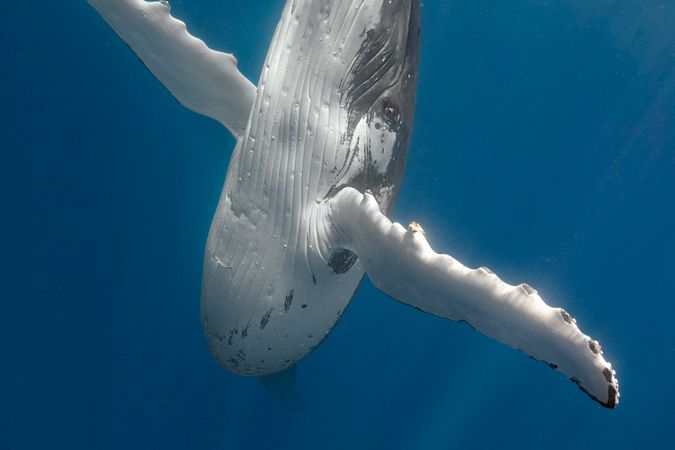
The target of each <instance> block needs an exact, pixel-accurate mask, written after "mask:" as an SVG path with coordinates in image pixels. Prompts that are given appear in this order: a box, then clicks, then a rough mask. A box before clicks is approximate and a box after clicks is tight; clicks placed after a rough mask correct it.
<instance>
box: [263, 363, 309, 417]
mask: <svg viewBox="0 0 675 450" xmlns="http://www.w3.org/2000/svg"><path fill="white" fill-rule="evenodd" d="M297 367H298V366H297V365H294V366H291V367H289V368H288V369H286V370H283V371H281V372H277V373H275V374H272V375H266V376H263V377H259V378H258V379H259V380H260V382H261V383H262V384H263V386H265V389H266V390H267V392H269V393H270V394H271V395H272V397H274V398H275V399H276V400H277V401H278V402H279V403H280V404H281V405H282V406H284V407H285V408H287V409H289V410H291V411H305V410H307V409H308V407H309V406H308V404H307V402H306V401H305V399H304V398H303V397H302V395H301V394H300V390H299V389H298V384H297Z"/></svg>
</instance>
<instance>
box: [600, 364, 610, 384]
mask: <svg viewBox="0 0 675 450" xmlns="http://www.w3.org/2000/svg"><path fill="white" fill-rule="evenodd" d="M602 375H603V376H604V377H605V380H607V382H608V383H611V382H612V371H611V370H609V369H608V368H607V367H605V368H604V369H602Z"/></svg>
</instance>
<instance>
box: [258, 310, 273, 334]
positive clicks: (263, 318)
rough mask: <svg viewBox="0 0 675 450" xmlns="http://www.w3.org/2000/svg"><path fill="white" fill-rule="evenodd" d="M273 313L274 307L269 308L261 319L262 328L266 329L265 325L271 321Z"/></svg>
mask: <svg viewBox="0 0 675 450" xmlns="http://www.w3.org/2000/svg"><path fill="white" fill-rule="evenodd" d="M271 315H272V308H270V309H269V310H267V312H266V313H265V315H264V316H262V319H260V329H261V330H264V329H265V327H266V326H267V322H269V321H270V316H271Z"/></svg>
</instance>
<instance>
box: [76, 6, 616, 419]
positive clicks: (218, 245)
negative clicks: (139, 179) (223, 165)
mask: <svg viewBox="0 0 675 450" xmlns="http://www.w3.org/2000/svg"><path fill="white" fill-rule="evenodd" d="M88 1H89V3H90V4H91V5H92V6H93V7H94V8H95V9H96V10H97V11H98V12H99V13H100V14H101V15H102V16H103V18H104V19H105V20H106V21H107V22H108V24H109V25H110V26H111V27H112V28H113V29H114V31H115V32H116V33H117V34H118V35H119V36H120V37H121V38H122V40H124V41H125V42H126V43H127V44H128V45H129V46H130V47H131V49H132V50H133V51H134V52H135V53H136V54H137V55H138V57H139V58H140V60H141V61H142V62H143V63H144V64H145V65H146V66H147V67H148V69H149V70H150V71H151V72H152V73H153V74H154V75H155V76H156V77H157V79H158V80H159V81H160V82H161V83H163V84H164V85H165V86H166V87H167V89H168V90H169V91H170V92H171V93H172V94H173V95H174V96H175V97H176V99H178V101H180V102H181V103H182V104H183V105H185V106H186V107H187V108H189V109H191V110H193V111H195V112H197V113H200V114H203V115H206V116H208V117H211V118H213V119H215V120H217V121H219V122H220V123H221V124H222V125H223V126H225V127H226V128H227V129H228V130H229V131H230V132H231V133H232V135H233V136H234V137H235V139H236V147H235V149H234V152H233V154H232V157H231V161H230V165H229V168H228V171H227V176H226V179H225V184H224V187H223V190H222V194H221V197H220V201H219V203H218V206H217V209H216V212H215V215H214V218H213V222H212V225H211V228H210V231H209V235H208V240H207V244H206V250H205V256H204V267H203V278H202V296H201V321H202V325H203V328H204V332H205V335H206V338H207V341H208V345H209V349H210V351H211V354H212V355H213V357H214V358H215V359H216V360H217V362H218V363H219V364H220V365H221V366H222V367H224V368H226V369H228V370H230V371H232V372H235V373H238V374H242V375H250V376H265V375H269V374H273V373H276V372H280V371H283V370H284V369H287V368H289V367H291V366H293V365H294V364H296V363H297V362H298V361H299V360H301V359H302V358H303V357H304V356H306V355H307V354H309V353H310V352H311V351H312V350H314V349H315V348H316V347H317V346H318V345H319V344H320V343H321V341H322V340H323V339H324V338H325V337H326V336H327V335H328V334H329V333H330V332H331V330H332V329H333V327H334V326H335V324H336V323H337V322H338V321H339V319H340V316H341V315H342V313H343V311H344V310H345V308H346V307H347V306H348V304H349V302H350V301H351V298H352V296H353V295H354V292H355V290H356V289H357V287H358V285H359V283H360V281H361V279H362V278H363V276H364V274H367V275H368V277H369V278H370V280H371V281H372V283H373V284H374V285H375V286H376V287H377V288H378V289H380V290H382V291H383V292H385V293H386V294H387V295H389V296H390V297H392V298H394V299H396V300H398V301H400V302H402V303H404V304H407V305H410V306H412V307H415V308H417V309H419V310H421V311H424V312H427V313H430V314H433V315H436V316H439V317H442V318H446V319H449V320H452V321H460V322H466V323H468V324H469V325H470V326H471V327H473V328H474V329H476V330H477V331H479V332H481V333H483V334H485V335H487V336H489V337H491V338H494V339H496V340H498V341H500V342H502V343H504V344H506V345H509V346H511V347H513V348H515V349H518V350H521V351H522V352H524V353H526V354H528V355H529V356H531V357H532V358H534V359H536V360H540V361H544V362H546V363H547V364H548V365H549V366H550V367H551V368H553V369H554V370H557V371H559V372H561V373H563V374H565V375H566V376H567V377H568V378H570V379H571V380H572V381H573V382H574V383H576V384H577V385H578V386H579V387H580V388H581V389H582V390H583V391H584V392H586V393H587V394H588V395H589V396H590V397H591V398H593V399H594V400H596V401H597V402H598V403H600V404H601V405H603V406H605V407H607V408H613V407H615V406H616V405H617V404H618V401H619V384H618V380H617V377H616V373H615V370H614V369H613V368H612V365H611V364H610V363H609V362H608V361H607V360H606V359H605V358H604V356H603V351H602V349H601V347H600V344H599V343H598V342H597V341H595V340H594V339H592V338H590V337H589V336H587V335H586V334H584V333H583V332H582V331H581V329H580V328H579V326H578V324H577V322H576V320H575V319H574V318H573V317H572V316H571V315H570V314H569V313H568V312H567V311H565V310H564V309H561V308H556V307H551V306H549V305H548V304H547V303H545V302H544V300H543V299H542V297H541V296H540V295H539V293H538V292H537V291H536V290H535V289H534V288H533V287H531V286H530V285H528V284H525V283H523V284H517V285H511V284H508V283H506V282H505V281H503V280H502V279H500V278H499V277H498V276H497V275H496V274H495V273H493V272H492V271H491V270H490V269H488V268H486V267H480V268H477V269H471V268H468V267H466V266H464V265H463V264H462V263H460V262H459V261H458V260H456V259H455V258H453V257H451V256H449V255H446V254H440V253H436V252H435V251H434V250H433V249H432V248H431V247H430V245H429V243H428V241H427V239H426V236H425V232H424V230H423V229H422V227H421V226H420V225H419V224H417V223H415V222H411V223H410V224H409V225H408V226H402V225H400V224H399V223H393V222H392V221H391V220H390V219H389V215H390V213H391V211H392V207H393V206H394V203H395V200H396V196H397V194H398V191H399V188H400V185H401V180H402V177H403V172H404V168H405V163H406V156H407V152H408V145H409V142H410V136H411V131H412V124H413V116H414V110H415V91H416V84H417V78H418V55H419V27H420V23H419V22H420V17H419V3H420V2H419V0H288V1H287V2H286V5H285V7H284V9H283V12H282V14H281V19H280V21H279V24H278V26H277V28H276V31H275V33H274V37H273V39H272V42H271V44H270V47H269V51H268V54H267V58H266V60H265V62H264V66H263V68H262V73H261V75H260V79H259V82H258V85H257V87H256V86H254V85H253V83H251V82H250V81H249V80H248V79H246V77H244V76H243V75H242V74H241V73H240V72H239V71H238V69H237V61H236V59H235V57H234V56H233V55H232V54H228V53H222V52H219V51H215V50H212V49H210V48H209V47H207V45H206V44H205V43H204V42H203V41H202V40H200V39H198V38H196V37H194V36H192V35H191V34H189V32H188V31H187V28H186V26H185V24H184V23H183V22H181V21H179V20H177V19H176V18H174V17H173V16H172V15H171V11H170V5H169V2H168V1H143V0H88Z"/></svg>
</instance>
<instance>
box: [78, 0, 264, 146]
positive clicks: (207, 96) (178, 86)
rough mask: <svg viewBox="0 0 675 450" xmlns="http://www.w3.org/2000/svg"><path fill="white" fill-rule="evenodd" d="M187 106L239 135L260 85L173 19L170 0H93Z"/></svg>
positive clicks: (130, 44)
mask: <svg viewBox="0 0 675 450" xmlns="http://www.w3.org/2000/svg"><path fill="white" fill-rule="evenodd" d="M88 1H89V4H91V5H92V6H93V7H94V8H96V10H97V11H98V12H99V13H100V14H101V15H102V16H103V18H104V19H105V20H106V21H107V22H108V24H109V25H110V26H111V27H112V28H113V30H115V32H116V33H117V34H118V35H119V36H120V37H121V38H122V39H123V40H124V42H126V43H127V44H128V45H129V46H130V47H131V48H132V49H133V51H134V52H136V54H137V55H138V57H139V58H140V59H141V61H143V63H144V64H145V65H146V66H147V67H148V69H150V71H151V72H152V73H153V74H154V75H155V76H156V77H157V79H158V80H159V81H161V82H162V84H164V86H166V88H167V89H168V90H169V91H170V92H171V93H172V94H173V95H174V96H175V97H176V98H177V99H178V101H179V102H181V103H182V104H183V105H184V106H186V107H187V108H189V109H191V110H192V111H195V112H197V113H200V114H203V115H205V116H209V117H212V118H214V119H216V120H217V121H219V122H220V123H222V124H223V125H224V126H225V127H226V128H227V129H228V130H230V132H231V133H232V134H233V135H234V136H235V137H236V138H238V137H240V136H241V135H242V134H243V133H244V131H245V130H246V126H247V122H248V117H249V113H250V111H251V108H252V106H253V102H254V100H255V96H256V88H255V86H254V85H253V84H252V83H251V82H250V81H249V80H248V79H246V77H244V76H243V75H242V74H241V73H240V72H239V70H237V60H236V59H235V57H234V56H233V55H231V54H227V53H222V52H218V51H215V50H211V49H210V48H208V47H207V46H206V44H205V43H204V42H203V41H202V40H200V39H198V38H196V37H194V36H192V35H191V34H189V33H188V32H187V29H186V27H185V24H184V23H183V22H181V21H180V20H177V19H175V18H173V17H172V16H171V14H170V12H169V4H168V2H167V1H156V2H146V1H143V0H88Z"/></svg>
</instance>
